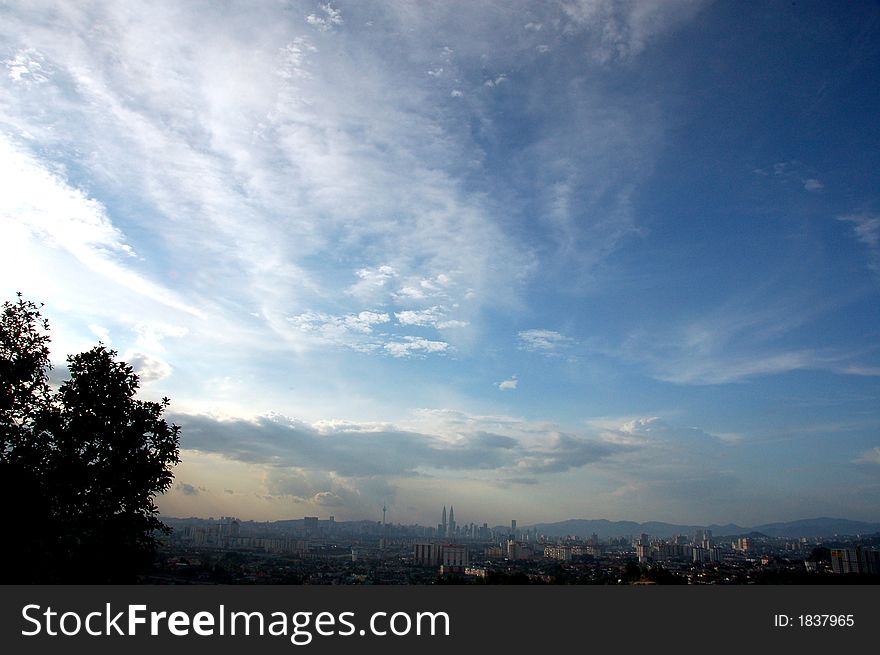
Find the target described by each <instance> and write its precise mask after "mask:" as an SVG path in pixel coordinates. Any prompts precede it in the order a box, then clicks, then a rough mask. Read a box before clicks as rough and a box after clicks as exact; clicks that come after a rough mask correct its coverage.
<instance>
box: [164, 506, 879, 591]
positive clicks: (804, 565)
mask: <svg viewBox="0 0 880 655" xmlns="http://www.w3.org/2000/svg"><path fill="white" fill-rule="evenodd" d="M173 527H174V528H175V529H174V532H173V533H172V535H171V537H170V539H168V541H167V546H168V550H167V551H166V556H167V557H168V558H170V559H168V560H167V561H168V562H170V563H169V565H168V566H167V567H166V569H167V570H166V573H168V575H172V576H176V575H182V573H181V572H185V571H194V570H196V569H198V565H197V564H196V562H199V561H206V562H208V561H212V558H213V561H215V562H216V561H218V560H220V561H225V562H227V563H228V566H229V567H231V568H230V570H229V576H230V577H229V579H232V580H238V579H241V580H244V579H249V578H250V577H255V576H256V577H255V579H272V580H280V581H286V582H287V583H290V581H291V580H294V581H296V580H299V581H302V582H303V583H305V582H308V583H321V584H323V583H328V581H329V582H331V583H343V584H349V583H359V582H357V581H359V580H366V581H367V582H366V583H367V584H369V583H376V582H379V583H382V584H426V583H431V582H433V581H435V580H436V576H437V575H440V576H441V577H442V576H445V575H447V574H449V575H453V576H455V577H456V578H457V579H465V580H470V581H475V580H478V579H479V578H487V577H489V578H492V580H489V582H492V581H493V580H494V581H496V582H497V581H498V579H499V576H502V577H503V576H508V577H511V576H519V578H518V579H519V580H522V579H524V578H527V579H528V580H530V581H544V582H546V581H550V580H553V579H556V578H558V576H560V575H561V576H563V577H564V578H565V579H566V580H569V581H572V580H574V581H575V583H578V584H580V583H588V584H595V583H597V581H601V582H600V583H602V584H620V583H626V581H627V580H628V579H629V578H630V577H631V576H632V575H633V570H635V571H636V572H637V571H638V569H639V567H641V571H642V575H643V576H648V577H650V576H651V575H654V576H655V577H657V576H658V575H659V574H658V573H657V572H658V571H660V572H664V573H663V575H666V576H667V578H662V579H661V578H658V579H659V580H660V582H661V583H664V581H666V580H668V576H672V577H674V578H676V579H679V580H686V581H687V582H691V583H694V584H716V583H717V584H744V583H748V582H749V581H754V580H759V581H760V580H765V581H766V579H773V580H775V579H777V578H778V579H782V577H781V576H783V575H787V576H788V578H787V579H789V580H792V579H795V578H796V577H797V576H798V575H812V574H815V573H819V574H822V573H827V574H832V573H834V574H850V573H852V574H869V575H880V550H877V549H876V547H877V546H880V536H876V537H872V538H868V539H863V538H861V537H859V538H843V539H834V540H827V541H823V540H820V539H814V540H808V539H794V540H792V539H781V538H771V537H766V536H765V535H760V534H758V533H753V534H750V535H748V536H736V537H733V536H730V537H724V538H717V537H714V536H713V535H712V532H711V531H710V530H708V529H703V530H698V531H697V532H696V534H693V535H689V536H685V535H677V536H674V537H671V538H656V537H651V536H649V535H647V534H640V535H638V536H626V537H622V536H621V537H611V538H605V539H603V540H601V541H600V539H599V536H598V535H597V534H595V533H594V534H592V535H590V537H588V538H584V537H578V536H567V537H551V536H548V535H544V534H539V533H538V531H537V529H536V528H526V529H521V528H518V527H517V522H516V520H512V521H511V522H510V525H509V527H508V526H495V527H493V528H489V527H488V525H487V524H485V523H484V524H483V525H482V526H477V525H475V524H473V523H470V524H465V525H458V524H457V523H456V518H455V509H454V508H453V507H452V506H449V508H448V512H447V507H446V506H444V507H443V510H442V513H441V520H440V523H439V524H438V525H437V527H436V528H434V527H423V526H418V525H409V526H404V525H391V524H388V523H386V521H385V512H384V508H383V516H382V521H381V522H380V521H352V522H342V523H336V522H335V521H334V519H333V517H330V518H329V520H326V519H319V518H318V517H309V516H306V517H303V518H302V519H290V520H285V521H275V522H269V523H260V522H253V521H239V520H238V519H235V518H233V517H221V518H220V519H218V520H214V519H174V520H173ZM817 551H824V555H822V556H821V557H819V556H818V555H816V552H817ZM829 553H830V557H829ZM224 558H225V559H224ZM175 561H176V562H177V563H174V562H175ZM181 562H182V563H181ZM186 562H189V563H188V564H187V563H186ZM635 563H638V565H639V567H636V569H632V566H633V565H634V564H635ZM627 567H629V568H627ZM655 574H657V575H655ZM192 575H195V574H192ZM199 575H208V576H209V577H210V575H213V574H211V573H206V572H205V571H201V572H200V573H199ZM260 575H263V576H265V578H259V576H260ZM761 576H764V578H762V577H761ZM767 576H770V578H768V577H767ZM772 576H775V577H772ZM661 577H662V576H661ZM212 579H213V578H212ZM221 581H223V580H221ZM798 581H800V582H804V580H800V579H799V578H798Z"/></svg>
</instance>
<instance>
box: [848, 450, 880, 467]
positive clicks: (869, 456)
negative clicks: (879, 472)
mask: <svg viewBox="0 0 880 655" xmlns="http://www.w3.org/2000/svg"><path fill="white" fill-rule="evenodd" d="M854 461H855V463H856V464H874V465H877V466H880V446H878V447H876V448H870V449H869V450H866V451H865V452H863V453H861V454H860V455H859V456H858V457H857V458H856V459H855V460H854Z"/></svg>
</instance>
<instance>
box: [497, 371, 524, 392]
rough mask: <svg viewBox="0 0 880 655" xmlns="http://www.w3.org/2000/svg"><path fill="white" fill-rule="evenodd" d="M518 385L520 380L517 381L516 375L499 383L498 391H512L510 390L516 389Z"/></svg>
mask: <svg viewBox="0 0 880 655" xmlns="http://www.w3.org/2000/svg"><path fill="white" fill-rule="evenodd" d="M517 384H519V380H517V379H516V376H515V375H514V376H513V377H511V378H510V379H509V380H503V381H501V382H499V383H498V390H499V391H510V390H513V389H516V385H517Z"/></svg>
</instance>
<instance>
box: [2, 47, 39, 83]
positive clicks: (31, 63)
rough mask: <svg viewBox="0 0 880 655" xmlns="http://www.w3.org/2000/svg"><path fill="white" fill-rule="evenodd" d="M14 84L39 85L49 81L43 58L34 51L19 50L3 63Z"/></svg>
mask: <svg viewBox="0 0 880 655" xmlns="http://www.w3.org/2000/svg"><path fill="white" fill-rule="evenodd" d="M3 63H4V64H5V65H6V68H7V70H8V71H9V77H10V79H12V81H14V82H18V83H23V84H41V83H43V82H46V81H48V80H49V76H48V71H47V70H46V68H45V63H46V62H45V60H44V58H43V56H42V55H41V54H40V53H39V52H37V51H36V50H34V49H28V50H21V51H19V52H17V53H16V54H15V57H13V58H12V59H7V60H5V61H4V62H3Z"/></svg>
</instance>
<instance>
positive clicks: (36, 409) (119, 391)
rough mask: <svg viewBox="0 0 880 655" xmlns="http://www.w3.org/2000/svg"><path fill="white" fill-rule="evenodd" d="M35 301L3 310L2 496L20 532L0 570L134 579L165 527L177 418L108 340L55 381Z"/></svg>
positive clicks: (35, 578)
mask: <svg viewBox="0 0 880 655" xmlns="http://www.w3.org/2000/svg"><path fill="white" fill-rule="evenodd" d="M39 310H40V308H39V306H37V305H35V304H34V303H31V302H27V301H24V300H22V298H21V296H20V295H19V298H18V301H17V302H15V303H8V302H7V303H4V305H3V313H2V318H0V446H2V448H0V498H4V499H6V502H7V503H9V502H10V500H9V499H12V500H11V507H12V511H11V512H8V513H7V515H6V518H7V520H10V521H11V522H12V524H13V525H12V526H11V527H12V528H13V529H14V530H15V532H16V534H17V535H20V538H12V539H10V538H9V537H7V538H6V539H4V540H2V543H3V546H2V548H3V550H4V551H7V552H4V553H3V555H4V557H3V559H2V563H3V565H4V566H5V567H6V571H5V573H4V575H3V578H4V579H5V580H4V581H6V582H133V581H134V580H135V579H136V575H137V573H138V572H139V571H142V570H143V569H144V568H145V567H146V566H147V565H148V564H149V563H150V561H151V560H152V557H153V555H154V552H155V548H156V544H157V541H156V535H157V533H162V532H165V533H167V532H168V531H169V529H168V528H167V527H166V526H165V525H164V524H163V523H162V522H161V521H160V520H159V518H158V510H157V508H156V505H155V502H154V497H155V495H156V494H157V493H161V492H163V491H165V490H166V489H168V488H169V487H170V486H171V483H172V480H173V475H172V473H171V466H173V465H174V464H177V463H178V462H179V461H180V460H179V454H178V446H179V439H180V436H179V432H180V428H179V427H178V426H176V425H173V424H169V423H168V422H167V421H165V420H164V419H163V418H162V413H163V412H164V410H165V409H166V408H167V406H168V403H169V401H168V399H167V398H163V400H162V402H161V403H155V402H147V401H142V400H137V399H136V398H135V394H136V392H137V388H138V377H137V375H136V374H135V373H134V371H133V369H132V368H131V366H129V365H128V364H125V363H124V362H117V361H116V359H115V358H116V352H115V351H113V350H107V349H106V348H105V347H104V346H103V345H98V346H96V347H94V348H92V349H91V350H88V351H86V352H84V353H80V354H78V355H73V356H70V357H68V359H67V362H68V370H69V374H70V379H69V380H67V381H66V382H64V383H63V384H62V385H61V386H60V388H59V389H58V390H57V391H55V392H53V391H52V390H51V388H50V385H49V378H48V372H49V370H50V362H49V348H48V344H49V337H48V335H47V334H46V332H47V330H48V324H47V323H46V321H45V320H44V319H43V318H42V316H41V315H40V311H39Z"/></svg>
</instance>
